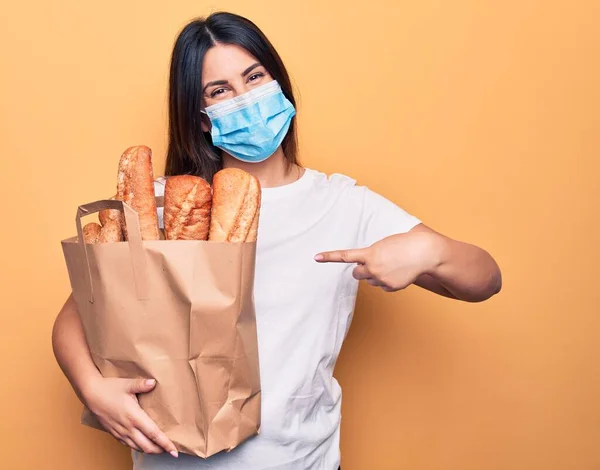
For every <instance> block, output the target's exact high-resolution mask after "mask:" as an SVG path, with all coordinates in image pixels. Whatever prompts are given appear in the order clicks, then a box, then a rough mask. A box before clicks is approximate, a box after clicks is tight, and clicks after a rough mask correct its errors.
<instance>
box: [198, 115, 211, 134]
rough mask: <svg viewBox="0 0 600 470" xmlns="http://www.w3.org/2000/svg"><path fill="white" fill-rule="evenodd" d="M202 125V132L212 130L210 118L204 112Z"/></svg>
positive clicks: (201, 116)
mask: <svg viewBox="0 0 600 470" xmlns="http://www.w3.org/2000/svg"><path fill="white" fill-rule="evenodd" d="M200 127H201V128H202V132H210V129H211V128H212V124H211V123H210V119H209V118H208V116H207V115H206V114H204V113H200Z"/></svg>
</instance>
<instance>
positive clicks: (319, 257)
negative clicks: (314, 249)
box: [315, 255, 325, 261]
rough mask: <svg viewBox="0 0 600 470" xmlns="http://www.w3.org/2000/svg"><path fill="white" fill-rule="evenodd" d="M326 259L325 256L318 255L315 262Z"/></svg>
mask: <svg viewBox="0 0 600 470" xmlns="http://www.w3.org/2000/svg"><path fill="white" fill-rule="evenodd" d="M324 258H325V257H324V256H323V255H317V256H315V261H323V259H324Z"/></svg>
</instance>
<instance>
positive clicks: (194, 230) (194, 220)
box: [164, 175, 212, 240]
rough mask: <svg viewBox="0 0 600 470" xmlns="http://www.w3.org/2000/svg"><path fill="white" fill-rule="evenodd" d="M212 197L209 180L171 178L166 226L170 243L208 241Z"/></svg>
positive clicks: (165, 219) (194, 177)
mask: <svg viewBox="0 0 600 470" xmlns="http://www.w3.org/2000/svg"><path fill="white" fill-rule="evenodd" d="M211 201H212V194H211V189H210V185H209V184H208V183H207V182H206V180H204V179H202V178H200V177H198V176H191V175H180V176H170V177H169V178H167V182H166V184H165V203H164V206H165V209H164V227H165V238H166V239H167V240H207V239H208V229H209V226H210V209H211Z"/></svg>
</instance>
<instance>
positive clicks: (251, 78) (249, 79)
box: [248, 72, 265, 82]
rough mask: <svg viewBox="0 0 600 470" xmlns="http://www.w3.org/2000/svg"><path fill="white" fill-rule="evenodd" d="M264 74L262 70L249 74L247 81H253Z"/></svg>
mask: <svg viewBox="0 0 600 470" xmlns="http://www.w3.org/2000/svg"><path fill="white" fill-rule="evenodd" d="M264 76H265V74H264V73H262V72H258V73H254V74H252V75H250V78H248V81H249V82H254V81H256V80H258V79H259V78H262V77H264Z"/></svg>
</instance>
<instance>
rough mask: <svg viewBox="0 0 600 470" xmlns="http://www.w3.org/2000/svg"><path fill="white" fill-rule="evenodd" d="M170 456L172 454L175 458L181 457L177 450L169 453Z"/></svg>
mask: <svg viewBox="0 0 600 470" xmlns="http://www.w3.org/2000/svg"><path fill="white" fill-rule="evenodd" d="M169 454H171V455H172V456H173V457H175V458H177V457H179V454H178V453H177V451H176V450H172V451H171V452H169Z"/></svg>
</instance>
